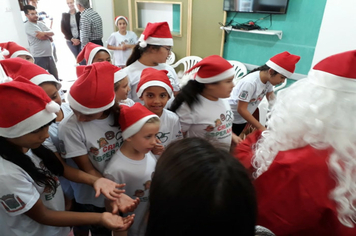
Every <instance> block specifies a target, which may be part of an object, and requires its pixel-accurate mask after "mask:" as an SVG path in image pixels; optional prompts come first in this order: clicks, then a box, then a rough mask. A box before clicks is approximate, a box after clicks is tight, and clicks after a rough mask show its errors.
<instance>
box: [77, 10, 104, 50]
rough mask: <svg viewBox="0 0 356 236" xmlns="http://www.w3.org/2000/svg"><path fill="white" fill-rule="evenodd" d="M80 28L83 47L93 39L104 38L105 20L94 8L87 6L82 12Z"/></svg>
mask: <svg viewBox="0 0 356 236" xmlns="http://www.w3.org/2000/svg"><path fill="white" fill-rule="evenodd" d="M79 29H80V41H81V43H82V48H83V47H84V46H85V45H86V44H87V43H89V42H90V41H92V40H100V39H102V38H103V22H102V20H101V17H100V16H99V14H98V13H97V12H96V11H94V10H93V9H92V8H87V9H85V10H84V11H83V12H82V13H81V14H80V22H79Z"/></svg>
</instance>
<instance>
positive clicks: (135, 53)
mask: <svg viewBox="0 0 356 236" xmlns="http://www.w3.org/2000/svg"><path fill="white" fill-rule="evenodd" d="M149 48H152V49H155V50H158V49H159V48H160V46H159V45H151V44H147V47H145V48H142V47H140V45H139V44H136V46H135V47H134V48H133V49H132V53H131V55H130V57H129V59H127V62H126V66H129V65H131V64H132V63H134V62H135V61H137V60H138V59H140V58H141V55H142V54H143V53H144V52H146V51H147V50H148V49H149Z"/></svg>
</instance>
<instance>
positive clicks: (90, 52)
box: [77, 42, 111, 65]
mask: <svg viewBox="0 0 356 236" xmlns="http://www.w3.org/2000/svg"><path fill="white" fill-rule="evenodd" d="M100 50H104V51H106V52H107V53H109V55H110V58H111V53H110V51H109V50H108V49H107V48H104V47H103V46H100V45H98V44H95V43H92V42H89V43H87V45H85V47H84V48H83V49H82V51H80V53H79V54H78V56H77V63H80V62H81V61H83V59H85V60H86V62H87V65H91V64H93V59H94V57H95V55H96V54H97V53H98V52H99V51H100Z"/></svg>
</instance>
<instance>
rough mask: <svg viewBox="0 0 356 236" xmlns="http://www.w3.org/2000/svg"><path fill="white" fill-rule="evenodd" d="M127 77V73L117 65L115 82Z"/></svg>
mask: <svg viewBox="0 0 356 236" xmlns="http://www.w3.org/2000/svg"><path fill="white" fill-rule="evenodd" d="M125 77H127V73H126V72H125V71H124V70H122V69H121V68H120V67H116V70H115V74H114V83H117V82H119V81H121V80H123V79H125Z"/></svg>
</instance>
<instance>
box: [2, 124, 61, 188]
mask: <svg viewBox="0 0 356 236" xmlns="http://www.w3.org/2000/svg"><path fill="white" fill-rule="evenodd" d="M51 123H52V122H51ZM51 123H49V124H46V125H44V126H42V127H41V128H40V129H43V128H45V127H46V126H49V125H50V124H51ZM31 150H32V152H33V153H34V154H35V155H36V156H37V157H39V158H40V159H41V160H42V161H43V164H44V166H45V167H46V168H45V169H42V168H39V167H36V166H35V164H34V163H33V162H32V160H31V158H30V157H29V156H27V155H26V154H24V153H23V152H22V148H21V147H18V146H16V145H15V144H13V143H11V142H9V141H8V140H7V139H6V138H4V137H0V156H1V157H2V158H4V159H5V160H7V161H10V162H12V163H14V164H15V165H17V166H19V167H21V168H22V169H23V170H24V171H26V172H27V173H28V174H29V175H30V176H31V178H32V179H33V180H34V181H35V183H36V184H38V185H39V186H47V187H50V188H51V189H52V191H53V193H56V190H57V187H58V184H57V180H56V178H55V177H54V176H53V175H57V176H61V175H63V171H64V167H63V165H62V163H61V162H60V160H58V158H57V156H56V155H55V154H54V153H53V152H52V151H51V150H49V149H48V148H46V147H45V146H43V145H41V146H39V147H38V148H35V149H31Z"/></svg>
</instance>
